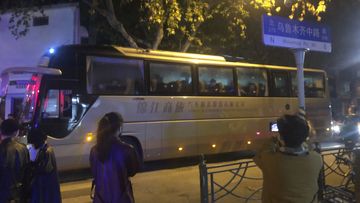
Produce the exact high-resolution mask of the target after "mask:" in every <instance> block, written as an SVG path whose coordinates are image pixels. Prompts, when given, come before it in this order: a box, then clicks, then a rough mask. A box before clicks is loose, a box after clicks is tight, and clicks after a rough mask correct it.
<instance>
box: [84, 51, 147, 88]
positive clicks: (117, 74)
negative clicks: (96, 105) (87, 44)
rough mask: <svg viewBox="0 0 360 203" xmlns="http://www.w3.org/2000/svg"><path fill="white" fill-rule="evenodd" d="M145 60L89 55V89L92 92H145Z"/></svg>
mask: <svg viewBox="0 0 360 203" xmlns="http://www.w3.org/2000/svg"><path fill="white" fill-rule="evenodd" d="M143 69H144V68H143V61H142V60H135V59H123V58H111V57H87V91H88V93H90V94H117V95H141V94H143V93H144V91H143V90H144V71H143Z"/></svg>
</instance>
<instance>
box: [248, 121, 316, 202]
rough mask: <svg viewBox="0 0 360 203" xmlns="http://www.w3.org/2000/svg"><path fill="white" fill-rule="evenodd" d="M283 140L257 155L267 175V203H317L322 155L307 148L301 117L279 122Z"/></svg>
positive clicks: (276, 140) (269, 144) (306, 131)
mask: <svg viewBox="0 0 360 203" xmlns="http://www.w3.org/2000/svg"><path fill="white" fill-rule="evenodd" d="M277 125H278V129H279V134H280V136H279V137H276V138H271V139H269V140H268V141H267V142H266V143H265V144H264V146H263V147H262V148H261V149H260V150H259V151H258V152H257V153H256V156H255V157H254V161H255V163H256V164H257V165H258V166H259V168H260V169H261V171H262V173H263V179H264V180H263V193H262V202H263V203H285V202H288V203H315V202H317V192H318V189H319V187H318V177H319V174H320V170H321V168H322V163H323V162H322V158H321V155H320V154H318V153H317V152H315V151H312V150H309V149H308V147H307V146H306V144H305V141H306V139H307V137H308V136H309V126H308V123H307V121H306V120H305V119H304V118H303V117H301V116H299V115H285V116H283V117H281V118H279V119H278V120H277Z"/></svg>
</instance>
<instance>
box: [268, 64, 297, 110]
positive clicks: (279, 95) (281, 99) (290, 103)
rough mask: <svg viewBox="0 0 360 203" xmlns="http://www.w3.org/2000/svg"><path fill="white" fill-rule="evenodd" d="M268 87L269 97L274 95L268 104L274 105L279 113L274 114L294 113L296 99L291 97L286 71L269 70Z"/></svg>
mask: <svg viewBox="0 0 360 203" xmlns="http://www.w3.org/2000/svg"><path fill="white" fill-rule="evenodd" d="M270 87H271V88H270V97H276V98H274V99H273V100H272V101H273V103H272V104H270V106H273V107H275V108H274V109H275V110H276V112H277V113H280V114H279V115H274V116H281V115H282V114H285V113H287V114H289V113H294V112H295V111H296V110H297V100H296V99H294V98H291V88H290V87H291V82H290V76H289V73H288V71H285V70H270ZM279 110H280V111H279ZM274 113H275V112H274Z"/></svg>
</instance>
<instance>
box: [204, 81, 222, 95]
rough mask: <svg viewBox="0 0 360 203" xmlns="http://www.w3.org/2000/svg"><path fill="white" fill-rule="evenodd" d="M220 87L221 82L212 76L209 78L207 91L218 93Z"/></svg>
mask: <svg viewBox="0 0 360 203" xmlns="http://www.w3.org/2000/svg"><path fill="white" fill-rule="evenodd" d="M221 87H224V85H223V84H222V83H217V82H216V80H215V79H214V78H212V79H211V80H210V83H209V86H208V88H207V89H208V92H211V93H220V91H221Z"/></svg>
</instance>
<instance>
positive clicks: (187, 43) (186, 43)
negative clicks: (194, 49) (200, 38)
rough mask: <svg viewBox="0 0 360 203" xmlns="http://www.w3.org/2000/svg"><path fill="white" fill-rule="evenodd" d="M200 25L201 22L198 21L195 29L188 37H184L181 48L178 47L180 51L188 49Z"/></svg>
mask: <svg viewBox="0 0 360 203" xmlns="http://www.w3.org/2000/svg"><path fill="white" fill-rule="evenodd" d="M200 25H201V22H199V21H198V22H197V23H196V25H195V30H194V31H193V32H192V33H191V35H190V36H189V37H188V38H186V41H185V43H184V45H183V46H182V47H181V49H180V51H181V52H187V51H188V49H189V48H190V45H191V43H192V39H193V38H194V37H195V35H196V33H197V31H198V29H199V27H200Z"/></svg>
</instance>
